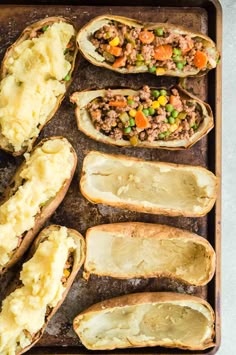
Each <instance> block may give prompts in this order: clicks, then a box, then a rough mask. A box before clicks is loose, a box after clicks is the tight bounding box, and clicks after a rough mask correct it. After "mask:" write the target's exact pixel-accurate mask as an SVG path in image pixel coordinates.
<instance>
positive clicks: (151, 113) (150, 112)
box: [148, 107, 156, 116]
mask: <svg viewBox="0 0 236 355" xmlns="http://www.w3.org/2000/svg"><path fill="white" fill-rule="evenodd" d="M148 111H149V115H151V116H153V115H154V113H155V112H156V111H155V109H154V108H153V107H149V109H148Z"/></svg>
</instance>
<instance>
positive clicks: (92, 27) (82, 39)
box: [77, 14, 219, 78]
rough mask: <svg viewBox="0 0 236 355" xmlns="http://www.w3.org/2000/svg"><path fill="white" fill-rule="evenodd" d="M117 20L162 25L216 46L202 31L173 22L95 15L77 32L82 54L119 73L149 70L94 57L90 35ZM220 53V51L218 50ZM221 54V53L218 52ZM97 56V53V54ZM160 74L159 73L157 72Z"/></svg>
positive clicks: (173, 73)
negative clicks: (130, 68)
mask: <svg viewBox="0 0 236 355" xmlns="http://www.w3.org/2000/svg"><path fill="white" fill-rule="evenodd" d="M112 20H114V21H117V22H120V23H122V24H126V25H128V26H133V27H137V28H143V29H145V30H153V29H155V28H158V27H161V28H164V29H165V28H166V29H171V30H173V31H176V32H177V33H180V34H186V35H190V36H191V37H198V38H201V39H202V41H204V42H206V43H207V44H208V46H209V47H212V48H215V47H216V45H215V43H214V42H213V41H212V39H211V38H210V37H208V36H206V35H204V34H202V33H199V32H194V31H189V30H188V29H187V28H185V27H182V26H178V25H173V24H171V23H167V22H166V23H153V22H149V23H143V22H141V21H138V20H135V19H131V18H128V17H124V16H115V15H110V14H105V15H102V16H98V17H95V18H94V19H92V20H91V21H90V22H88V23H87V24H86V25H85V26H84V27H82V28H81V29H80V31H79V32H78V34H77V44H78V47H79V50H80V52H81V53H82V55H83V56H84V57H85V58H86V59H87V60H88V61H89V62H90V63H92V64H94V65H96V66H99V67H104V68H107V69H110V70H114V71H116V72H118V73H121V74H132V73H145V72H148V68H147V67H146V66H141V67H133V68H132V70H128V69H127V68H113V67H112V65H110V64H108V63H106V62H105V61H102V59H97V58H95V57H94V52H95V47H94V46H93V44H92V43H91V42H90V41H89V37H90V36H91V35H92V34H93V33H94V32H96V31H97V30H98V29H99V28H101V27H102V26H103V25H105V24H107V23H109V21H112ZM217 53H218V52H217ZM218 55H219V54H218ZM95 56H96V55H95ZM208 71H209V69H207V70H206V69H205V70H200V69H199V70H197V71H196V73H195V74H193V73H191V72H188V71H186V72H178V73H177V72H176V70H166V71H165V73H164V74H159V75H167V76H177V77H182V78H184V77H188V76H202V75H205V74H207V73H208ZM156 75H158V74H156Z"/></svg>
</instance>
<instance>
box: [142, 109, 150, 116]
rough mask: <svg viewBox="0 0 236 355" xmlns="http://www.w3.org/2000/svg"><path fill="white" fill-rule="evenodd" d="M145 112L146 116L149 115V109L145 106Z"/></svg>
mask: <svg viewBox="0 0 236 355" xmlns="http://www.w3.org/2000/svg"><path fill="white" fill-rule="evenodd" d="M143 113H144V115H145V116H148V115H149V109H147V108H145V109H144V110H143Z"/></svg>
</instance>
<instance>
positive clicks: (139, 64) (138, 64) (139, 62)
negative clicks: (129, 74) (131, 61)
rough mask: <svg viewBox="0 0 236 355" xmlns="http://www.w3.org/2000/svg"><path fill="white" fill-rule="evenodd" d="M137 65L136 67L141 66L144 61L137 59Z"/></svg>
mask: <svg viewBox="0 0 236 355" xmlns="http://www.w3.org/2000/svg"><path fill="white" fill-rule="evenodd" d="M135 65H136V67H141V66H142V65H144V62H142V61H141V60H137V61H136V62H135Z"/></svg>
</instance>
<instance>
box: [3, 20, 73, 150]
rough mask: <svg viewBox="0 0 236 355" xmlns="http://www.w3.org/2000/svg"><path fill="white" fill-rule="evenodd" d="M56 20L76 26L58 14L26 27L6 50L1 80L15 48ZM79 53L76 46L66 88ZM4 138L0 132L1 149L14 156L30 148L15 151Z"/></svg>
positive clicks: (57, 107)
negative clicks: (4, 144)
mask: <svg viewBox="0 0 236 355" xmlns="http://www.w3.org/2000/svg"><path fill="white" fill-rule="evenodd" d="M56 22H66V23H69V24H71V25H72V26H73V27H74V25H73V23H72V22H71V21H70V20H69V19H67V18H64V17H56V16H55V17H47V18H45V19H43V20H40V21H37V22H35V23H32V24H31V25H29V26H28V27H26V28H25V29H24V31H23V32H22V33H21V35H20V37H19V38H18V39H17V40H16V41H15V42H14V43H13V44H12V45H11V46H10V47H9V48H8V49H7V51H6V53H5V55H4V57H3V60H2V64H1V69H0V80H2V79H4V78H5V77H6V76H7V74H8V73H7V68H6V66H5V62H6V60H7V58H9V57H11V56H12V53H13V51H14V49H15V48H16V47H17V46H18V45H19V44H21V43H22V42H24V41H25V40H27V39H29V38H31V35H32V34H33V33H35V32H36V31H38V30H40V29H41V28H43V27H44V26H50V25H53V24H54V23H56ZM74 28H75V27H74ZM77 53H78V49H77V47H76V46H75V50H74V55H73V60H72V63H71V69H70V72H69V74H70V76H71V79H70V80H68V81H66V83H65V85H66V89H68V88H69V86H70V84H71V82H72V80H73V74H74V69H75V64H76V56H77ZM64 96H65V94H64V95H60V96H58V100H57V104H56V106H55V108H54V110H53V111H51V112H50V115H49V117H48V118H47V120H46V121H45V123H44V124H43V125H42V124H41V125H40V132H41V130H42V129H43V127H44V126H45V125H46V124H47V123H48V122H49V121H50V120H51V119H52V117H53V116H54V115H55V113H56V112H57V110H58V109H59V107H60V105H61V103H62V101H63V99H64ZM37 138H38V137H35V138H33V139H30V140H29V144H30V146H31V145H33V144H34V142H35V141H36V139H37ZM2 140H3V137H2V136H1V134H0V149H2V150H5V151H6V152H7V153H10V154H12V155H13V156H19V155H22V154H23V153H24V152H25V151H26V150H27V149H28V148H24V149H21V150H19V151H15V150H14V149H12V147H11V146H9V147H7V148H6V147H5V146H3V144H2Z"/></svg>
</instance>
